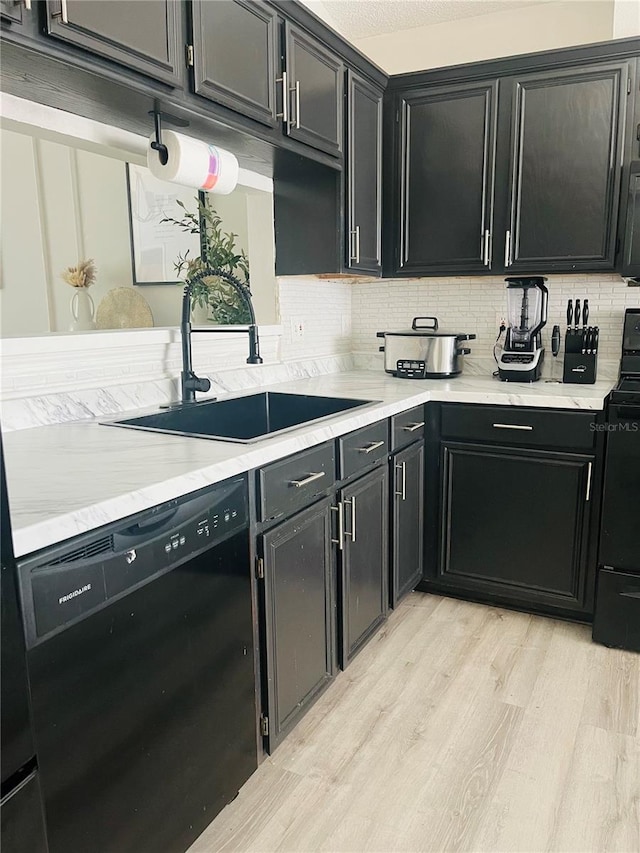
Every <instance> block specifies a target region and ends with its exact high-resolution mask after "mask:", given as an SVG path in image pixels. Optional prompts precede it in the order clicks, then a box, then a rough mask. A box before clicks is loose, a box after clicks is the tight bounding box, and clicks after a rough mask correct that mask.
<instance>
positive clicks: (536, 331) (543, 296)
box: [498, 276, 549, 382]
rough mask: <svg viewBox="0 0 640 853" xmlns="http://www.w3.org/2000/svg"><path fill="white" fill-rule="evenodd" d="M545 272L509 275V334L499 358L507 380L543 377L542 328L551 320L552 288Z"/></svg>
mask: <svg viewBox="0 0 640 853" xmlns="http://www.w3.org/2000/svg"><path fill="white" fill-rule="evenodd" d="M546 280H547V279H546V278H544V277H543V276H522V277H517V278H507V279H505V281H506V282H507V317H508V321H507V322H508V326H507V336H506V339H505V345H504V349H503V351H502V353H501V355H500V357H499V359H498V376H499V377H500V379H502V380H503V382H535V381H536V380H538V379H540V374H541V373H542V362H543V361H544V347H543V346H542V338H541V335H540V330H541V329H542V328H543V326H544V325H545V323H546V322H547V303H548V298H549V291H548V290H547V288H546V287H545V284H544V282H545V281H546Z"/></svg>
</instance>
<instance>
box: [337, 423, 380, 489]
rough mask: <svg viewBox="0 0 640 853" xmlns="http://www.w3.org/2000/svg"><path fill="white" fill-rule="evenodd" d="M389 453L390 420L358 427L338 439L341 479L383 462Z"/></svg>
mask: <svg viewBox="0 0 640 853" xmlns="http://www.w3.org/2000/svg"><path fill="white" fill-rule="evenodd" d="M388 453H389V422H388V421H386V420H384V421H378V423H377V424H371V425H370V426H366V427H362V429H357V430H355V432H350V433H349V435H345V436H343V437H342V438H339V439H338V458H339V460H340V472H339V474H340V479H341V480H344V479H345V478H346V477H351V476H352V475H353V474H357V473H358V472H359V471H366V470H367V469H368V468H371V467H372V466H373V465H377V464H378V463H379V462H381V461H382V460H383V459H385V457H386V456H387V455H388Z"/></svg>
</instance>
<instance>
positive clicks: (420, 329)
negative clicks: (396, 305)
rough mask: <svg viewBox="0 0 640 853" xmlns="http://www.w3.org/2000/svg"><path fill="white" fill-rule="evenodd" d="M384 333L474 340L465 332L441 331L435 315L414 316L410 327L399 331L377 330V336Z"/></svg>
mask: <svg viewBox="0 0 640 853" xmlns="http://www.w3.org/2000/svg"><path fill="white" fill-rule="evenodd" d="M385 335H396V336H398V335H401V336H403V337H416V336H417V337H425V336H426V337H430V338H455V339H456V340H458V341H474V340H475V338H476V336H475V335H474V334H468V333H467V332H443V331H440V330H439V329H438V318H437V317H414V318H413V322H412V324H411V328H410V329H401V330H400V331H391V332H378V337H379V338H383V337H385Z"/></svg>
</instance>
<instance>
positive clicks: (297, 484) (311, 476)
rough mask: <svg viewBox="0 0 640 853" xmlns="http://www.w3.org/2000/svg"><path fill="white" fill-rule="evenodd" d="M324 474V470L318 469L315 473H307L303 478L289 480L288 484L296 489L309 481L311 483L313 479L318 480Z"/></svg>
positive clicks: (306, 484)
mask: <svg viewBox="0 0 640 853" xmlns="http://www.w3.org/2000/svg"><path fill="white" fill-rule="evenodd" d="M324 475H325V471H318V472H317V473H315V474H309V476H308V477H305V478H304V480H289V485H290V486H293V487H294V488H296V489H301V488H302V487H303V486H308V485H309V483H313V482H314V481H315V480H319V479H320V478H321V477H324Z"/></svg>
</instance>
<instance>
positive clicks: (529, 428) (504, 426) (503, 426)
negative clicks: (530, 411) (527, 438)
mask: <svg viewBox="0 0 640 853" xmlns="http://www.w3.org/2000/svg"><path fill="white" fill-rule="evenodd" d="M493 426H494V427H495V428H496V429H524V430H526V431H527V432H531V431H532V430H533V427H532V426H525V425H524V424H493Z"/></svg>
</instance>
